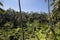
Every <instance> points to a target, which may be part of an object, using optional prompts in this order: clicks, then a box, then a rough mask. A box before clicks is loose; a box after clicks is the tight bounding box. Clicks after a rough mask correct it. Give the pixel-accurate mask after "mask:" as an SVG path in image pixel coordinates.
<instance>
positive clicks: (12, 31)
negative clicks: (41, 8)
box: [0, 0, 60, 40]
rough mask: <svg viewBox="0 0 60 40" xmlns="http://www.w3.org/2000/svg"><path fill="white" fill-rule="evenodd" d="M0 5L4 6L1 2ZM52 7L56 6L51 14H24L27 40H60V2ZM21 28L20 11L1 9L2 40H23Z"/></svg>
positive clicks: (0, 39) (25, 37)
mask: <svg viewBox="0 0 60 40" xmlns="http://www.w3.org/2000/svg"><path fill="white" fill-rule="evenodd" d="M56 4H57V5H56ZM0 5H1V6H3V4H2V3H1V2H0ZM51 5H52V6H54V8H53V10H52V13H51V14H48V13H45V12H40V13H38V12H30V13H29V12H22V24H23V26H22V27H23V30H24V39H25V40H60V16H59V15H60V1H57V0H53V1H52V4H51ZM57 7H58V8H57ZM50 20H51V21H50ZM49 21H50V23H49ZM20 26H21V22H20V15H19V12H18V11H15V10H13V9H11V8H9V9H7V10H4V9H2V8H0V40H22V27H20ZM51 28H52V29H53V30H52V29H51Z"/></svg>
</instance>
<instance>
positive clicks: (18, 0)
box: [18, 0, 25, 40]
mask: <svg viewBox="0 0 60 40" xmlns="http://www.w3.org/2000/svg"><path fill="white" fill-rule="evenodd" d="M18 3H19V10H20V14H19V16H20V23H21V28H22V40H25V39H24V28H23V23H22V13H21V5H20V0H18Z"/></svg>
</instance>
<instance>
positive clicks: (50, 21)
mask: <svg viewBox="0 0 60 40" xmlns="http://www.w3.org/2000/svg"><path fill="white" fill-rule="evenodd" d="M48 13H49V17H50V1H49V0H48ZM49 25H50V26H51V27H50V30H51V31H52V33H53V34H54V36H55V39H54V40H56V34H55V31H54V29H53V26H52V19H51V17H50V20H49Z"/></svg>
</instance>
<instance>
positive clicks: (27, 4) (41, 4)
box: [0, 0, 48, 12]
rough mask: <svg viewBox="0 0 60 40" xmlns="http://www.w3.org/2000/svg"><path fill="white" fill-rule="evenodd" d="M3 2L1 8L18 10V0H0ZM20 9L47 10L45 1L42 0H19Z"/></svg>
mask: <svg viewBox="0 0 60 40" xmlns="http://www.w3.org/2000/svg"><path fill="white" fill-rule="evenodd" d="M0 1H1V2H3V4H4V6H3V7H2V8H3V9H5V10H7V9H9V8H12V9H14V10H16V11H18V10H19V6H18V0H0ZM21 10H22V11H26V12H27V11H28V12H30V11H34V12H48V6H47V3H46V2H45V1H44V0H21Z"/></svg>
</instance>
